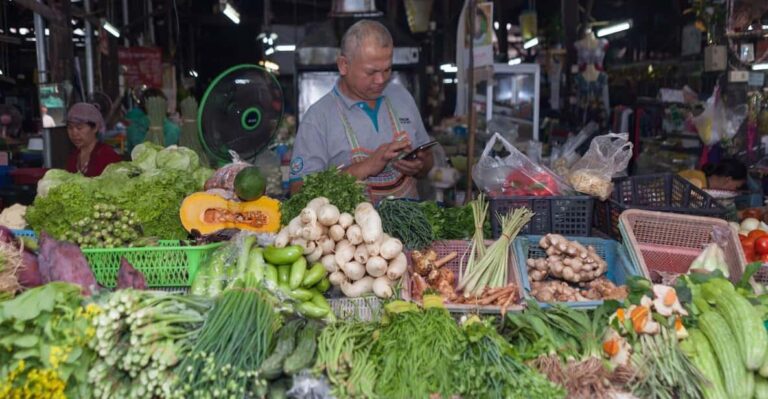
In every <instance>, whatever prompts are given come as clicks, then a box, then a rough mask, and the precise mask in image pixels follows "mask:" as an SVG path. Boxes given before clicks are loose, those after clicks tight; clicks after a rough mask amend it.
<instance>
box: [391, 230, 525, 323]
mask: <svg viewBox="0 0 768 399" xmlns="http://www.w3.org/2000/svg"><path fill="white" fill-rule="evenodd" d="M485 244H486V245H491V244H493V241H491V240H487V241H486V242H485ZM470 246H471V241H469V240H446V241H437V242H435V243H434V244H433V245H432V247H431V248H432V249H433V250H435V252H436V253H437V257H438V258H442V257H444V256H446V255H448V254H450V253H451V252H456V254H457V255H458V256H456V258H455V259H453V260H452V261H450V262H448V263H446V264H445V265H444V266H443V267H446V268H448V269H450V270H451V271H452V272H453V274H454V275H455V276H456V284H457V285H458V282H459V280H460V276H461V271H462V269H463V268H464V266H465V265H466V263H467V257H468V256H469V250H470ZM407 258H408V273H406V275H405V276H403V289H402V291H401V297H402V299H404V300H408V301H410V300H413V299H412V296H411V279H410V275H411V273H413V269H412V265H413V261H412V260H411V253H410V252H408V254H407ZM508 267H509V268H508V271H507V284H512V283H514V284H516V285H517V289H518V297H519V298H520V300H519V301H518V302H516V303H514V304H512V305H510V306H509V307H508V308H507V311H510V312H515V311H521V310H522V309H523V298H524V292H523V285H522V284H521V282H520V276H519V274H518V269H517V263H516V261H515V254H514V251H513V250H512V246H511V245H510V248H509V262H508ZM445 307H446V309H448V310H449V311H451V312H458V313H497V314H498V313H499V312H501V307H500V306H491V305H488V306H480V305H464V304H454V303H446V304H445Z"/></svg>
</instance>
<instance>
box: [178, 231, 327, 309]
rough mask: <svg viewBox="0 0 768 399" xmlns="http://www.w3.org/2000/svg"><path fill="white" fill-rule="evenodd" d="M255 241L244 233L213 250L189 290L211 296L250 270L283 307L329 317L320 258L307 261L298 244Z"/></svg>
mask: <svg viewBox="0 0 768 399" xmlns="http://www.w3.org/2000/svg"><path fill="white" fill-rule="evenodd" d="M255 241H256V236H255V235H245V236H244V238H242V240H239V241H238V240H233V241H230V243H228V244H227V245H224V246H222V247H220V248H218V249H217V250H216V251H214V252H213V254H211V255H210V256H209V258H208V259H207V261H205V262H204V263H203V265H201V266H200V269H199V270H198V271H197V273H196V275H194V276H193V281H192V287H191V288H190V293H191V294H193V295H200V296H207V297H212V298H213V297H216V296H218V295H219V294H221V293H222V292H223V291H224V290H225V288H226V286H227V284H228V283H230V282H232V281H235V280H236V279H237V278H238V277H242V276H244V275H245V274H246V273H252V274H253V276H254V278H255V280H256V281H257V282H258V283H259V284H262V283H263V286H264V287H265V288H266V289H267V290H269V291H270V292H271V293H272V294H274V295H275V296H276V297H277V298H279V299H281V301H282V304H283V305H285V307H286V310H289V311H290V310H296V311H298V313H299V314H301V315H303V316H305V317H309V318H314V319H325V320H327V321H332V320H333V319H334V315H333V312H332V311H331V305H330V304H329V303H328V301H327V300H326V299H325V296H324V295H323V294H324V293H325V292H326V291H328V289H329V288H330V287H331V283H330V281H329V280H328V272H327V271H326V269H325V267H323V265H322V264H321V263H319V262H315V263H312V264H309V263H308V262H307V260H306V258H305V257H304V251H303V249H302V248H301V247H300V246H297V245H292V246H287V247H285V248H276V247H274V246H267V247H266V248H261V247H259V246H258V245H255Z"/></svg>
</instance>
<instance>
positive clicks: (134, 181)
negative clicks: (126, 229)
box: [26, 144, 212, 239]
mask: <svg viewBox="0 0 768 399" xmlns="http://www.w3.org/2000/svg"><path fill="white" fill-rule="evenodd" d="M142 146H143V147H142ZM155 147H156V146H155ZM155 147H153V145H151V144H147V145H144V144H142V145H139V146H137V147H136V148H134V151H133V152H132V154H133V155H135V156H137V157H139V158H142V157H144V158H143V159H142V160H141V161H138V162H137V160H134V161H133V162H130V163H128V162H121V163H119V164H116V165H117V166H113V167H112V168H110V169H109V170H107V171H105V173H104V174H102V175H101V176H99V177H96V178H92V179H90V178H85V177H82V176H80V175H75V174H69V173H67V174H66V175H63V174H61V173H56V174H51V178H50V180H51V183H54V182H55V181H63V182H61V183H58V184H53V187H52V188H49V190H48V192H47V195H45V196H40V195H39V196H37V197H36V198H35V201H34V203H33V205H32V206H31V207H29V208H28V209H27V214H26V220H27V223H29V225H30V226H32V228H33V229H34V230H35V231H37V232H38V233H39V232H40V231H43V230H44V231H46V232H48V234H50V235H52V236H53V237H54V238H57V239H61V238H63V237H64V234H65V233H66V232H67V231H69V230H70V228H71V226H72V225H73V224H74V223H76V222H78V221H80V220H83V219H85V218H86V217H88V216H90V215H91V214H92V212H93V207H94V206H95V205H96V204H98V203H106V204H113V205H116V206H118V207H120V208H122V209H125V210H127V211H132V212H133V213H135V214H136V217H137V219H138V221H139V222H140V223H141V225H142V228H143V229H144V235H145V236H152V237H158V238H161V239H184V238H186V237H187V233H186V231H185V230H184V227H183V226H182V225H181V220H180V219H179V206H180V204H181V201H182V200H183V199H184V197H186V196H187V195H188V194H190V193H192V192H194V191H197V190H200V189H202V187H203V183H204V181H203V180H202V178H201V176H203V175H206V174H209V173H212V172H211V171H210V170H209V169H208V168H200V167H199V165H193V166H191V167H190V168H189V169H187V170H178V169H173V168H171V169H157V168H155V166H154V165H155V154H157V151H155V150H156V149H155ZM153 151H154V152H153ZM148 154H149V155H148ZM195 156H196V154H195ZM147 157H151V158H152V160H151V161H152V162H151V163H152V168H151V169H145V168H147V167H148V166H149V161H147V159H148V158H147ZM142 162H144V163H143V164H142ZM141 171H143V172H141ZM198 171H202V172H198ZM51 172H53V171H49V172H48V173H47V174H46V176H48V174H50V173H51ZM139 172H140V174H137V173H139ZM65 173H66V172H65ZM196 173H199V174H198V175H196ZM67 175H69V176H67ZM49 187H50V185H49Z"/></svg>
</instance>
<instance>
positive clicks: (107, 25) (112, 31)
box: [101, 19, 120, 37]
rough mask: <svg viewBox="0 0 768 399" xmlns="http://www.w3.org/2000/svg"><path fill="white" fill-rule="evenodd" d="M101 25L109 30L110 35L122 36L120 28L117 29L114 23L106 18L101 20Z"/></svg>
mask: <svg viewBox="0 0 768 399" xmlns="http://www.w3.org/2000/svg"><path fill="white" fill-rule="evenodd" d="M101 27H102V28H104V30H105V31H107V32H109V34H110V35H112V36H114V37H120V30H119V29H117V28H116V27H115V26H114V25H112V24H110V23H109V21H107V20H106V19H105V20H103V21H102V22H101Z"/></svg>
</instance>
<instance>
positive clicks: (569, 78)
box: [561, 0, 579, 110]
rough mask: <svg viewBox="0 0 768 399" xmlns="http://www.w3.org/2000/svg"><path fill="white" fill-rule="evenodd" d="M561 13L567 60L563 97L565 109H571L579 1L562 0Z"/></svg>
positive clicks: (564, 70) (564, 69)
mask: <svg viewBox="0 0 768 399" xmlns="http://www.w3.org/2000/svg"><path fill="white" fill-rule="evenodd" d="M561 1H562V3H561V6H562V7H561V11H562V12H561V15H562V16H563V32H564V33H565V51H566V61H565V67H564V68H563V72H564V73H565V89H564V91H563V92H562V97H563V98H565V99H566V102H565V104H564V105H563V110H567V109H570V105H569V104H568V98H570V96H571V93H572V89H573V74H572V73H571V67H573V66H574V65H576V62H577V59H578V57H577V54H576V47H575V43H576V41H577V40H578V38H579V31H578V30H579V28H578V26H579V2H578V1H574V0H561Z"/></svg>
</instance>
